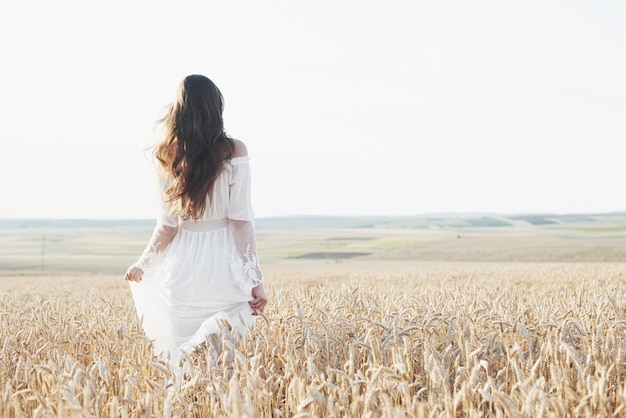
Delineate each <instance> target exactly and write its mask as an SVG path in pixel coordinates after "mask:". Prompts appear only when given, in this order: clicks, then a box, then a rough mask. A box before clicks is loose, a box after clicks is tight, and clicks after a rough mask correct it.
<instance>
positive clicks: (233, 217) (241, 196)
mask: <svg viewBox="0 0 626 418" xmlns="http://www.w3.org/2000/svg"><path fill="white" fill-rule="evenodd" d="M230 168H231V172H230V178H229V204H228V218H229V219H230V231H231V238H232V240H233V243H234V246H233V247H234V249H233V252H232V253H231V257H230V265H231V270H232V272H233V274H234V276H235V280H236V281H237V284H238V285H239V286H240V287H241V288H242V289H245V290H246V291H249V290H251V289H252V288H253V287H254V286H257V285H258V284H260V283H261V282H262V281H263V272H262V271H261V266H260V263H259V257H258V254H257V247H256V232H255V229H254V212H253V210H252V203H251V175H250V163H249V159H248V157H239V158H233V159H232V160H231V167H230Z"/></svg>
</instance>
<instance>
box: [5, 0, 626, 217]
mask: <svg viewBox="0 0 626 418" xmlns="http://www.w3.org/2000/svg"><path fill="white" fill-rule="evenodd" d="M0 39H1V41H0V43H1V44H0V45H1V53H2V63H3V64H2V65H1V66H0V94H1V96H0V97H1V100H0V118H1V119H0V122H1V126H2V136H1V138H2V139H1V141H2V151H1V152H0V176H1V177H2V181H1V182H0V193H1V196H2V197H1V199H2V200H1V202H2V203H1V204H0V218H31V217H35V218H152V217H154V216H155V214H156V204H155V199H156V196H155V190H154V187H153V179H152V168H151V165H150V163H149V158H147V156H146V153H145V152H144V149H145V148H146V147H147V146H149V145H151V144H152V143H153V142H154V141H155V140H156V137H155V132H154V129H153V127H154V122H155V120H156V119H157V118H158V116H159V115H160V114H161V112H162V109H163V108H164V106H166V105H167V104H168V103H169V102H170V101H171V100H172V99H173V98H174V93H175V90H176V87H177V85H178V83H179V82H180V80H181V79H182V78H184V77H185V76H186V75H188V74H191V73H200V74H204V75H206V76H208V77H209V78H211V79H212V80H213V81H214V82H215V83H216V84H217V85H218V86H219V87H220V89H221V90H222V93H223V94H224V97H225V100H226V110H225V113H224V118H225V123H226V129H227V131H228V132H229V133H230V134H231V135H232V136H233V137H235V138H239V139H241V140H243V141H244V142H246V144H247V145H248V149H249V152H250V155H251V162H252V167H253V184H254V196H253V197H254V206H255V211H256V215H257V216H259V217H265V216H276V215H294V214H328V215H365V214H390V215H397V214H404V215H412V214H422V213H429V212H501V213H520V212H557V213H574V212H609V211H617V210H626V200H625V192H624V190H625V187H624V180H625V179H626V161H625V160H626V157H625V155H626V153H625V152H624V150H623V148H624V147H623V144H624V140H625V139H626V123H625V121H626V2H624V1H621V0H614V1H601V0H600V1H599V0H593V1H592V0H588V1H579V0H562V1H550V0H541V1H537V0H525V1H501V0H494V1H484V0H478V1H463V0H457V1H419V0H413V1H409V0H407V1H399V0H380V1H368V0H354V1H352V0H351V1H341V0H333V1H327V0H323V1H320V0H316V1H306V2H305V1H294V0H290V1H287V0H285V1H253V0H249V1H220V2H217V1H197V2H191V1H176V2H174V1H171V2H154V1H151V2H148V1H118V0H115V1H110V0H109V1H100V2H84V1H66V0H57V1H54V2H51V1H34V2H17V1H16V2H3V3H2V5H0Z"/></svg>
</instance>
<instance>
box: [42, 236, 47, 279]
mask: <svg viewBox="0 0 626 418" xmlns="http://www.w3.org/2000/svg"><path fill="white" fill-rule="evenodd" d="M45 259H46V236H45V235H44V236H43V239H42V240H41V271H43V269H44V267H45Z"/></svg>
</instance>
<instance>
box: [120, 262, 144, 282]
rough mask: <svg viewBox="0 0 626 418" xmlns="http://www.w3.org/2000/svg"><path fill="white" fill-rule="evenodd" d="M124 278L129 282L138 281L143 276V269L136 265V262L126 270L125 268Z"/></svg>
mask: <svg viewBox="0 0 626 418" xmlns="http://www.w3.org/2000/svg"><path fill="white" fill-rule="evenodd" d="M124 278H125V279H126V280H128V281H130V282H137V283H139V282H140V281H141V279H142V278H143V270H142V269H140V268H139V267H137V265H136V264H133V265H132V266H130V267H129V268H128V270H126V274H125V275H124Z"/></svg>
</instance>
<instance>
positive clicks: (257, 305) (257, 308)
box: [248, 283, 267, 315]
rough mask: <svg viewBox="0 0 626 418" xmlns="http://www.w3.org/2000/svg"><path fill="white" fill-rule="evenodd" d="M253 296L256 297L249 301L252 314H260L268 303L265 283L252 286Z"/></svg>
mask: <svg viewBox="0 0 626 418" xmlns="http://www.w3.org/2000/svg"><path fill="white" fill-rule="evenodd" d="M252 297H253V298H254V299H253V300H251V301H250V302H248V303H249V304H250V307H251V308H252V315H258V314H259V312H263V309H265V305H266V304H267V299H266V297H265V290H264V289H263V283H261V284H259V285H257V286H255V287H253V288H252Z"/></svg>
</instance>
